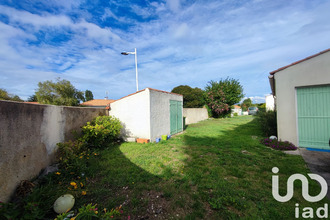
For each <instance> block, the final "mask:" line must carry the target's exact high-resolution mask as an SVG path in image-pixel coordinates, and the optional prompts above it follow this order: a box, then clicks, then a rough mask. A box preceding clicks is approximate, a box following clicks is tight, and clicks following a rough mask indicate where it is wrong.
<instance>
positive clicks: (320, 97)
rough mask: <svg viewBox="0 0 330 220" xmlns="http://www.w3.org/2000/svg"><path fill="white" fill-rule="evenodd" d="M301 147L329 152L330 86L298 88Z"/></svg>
mask: <svg viewBox="0 0 330 220" xmlns="http://www.w3.org/2000/svg"><path fill="white" fill-rule="evenodd" d="M297 111H298V137H299V146H300V147H308V148H318V149H327V150H329V149H330V147H329V144H330V143H329V142H330V140H329V139H330V85H327V86H317V87H302V88H297Z"/></svg>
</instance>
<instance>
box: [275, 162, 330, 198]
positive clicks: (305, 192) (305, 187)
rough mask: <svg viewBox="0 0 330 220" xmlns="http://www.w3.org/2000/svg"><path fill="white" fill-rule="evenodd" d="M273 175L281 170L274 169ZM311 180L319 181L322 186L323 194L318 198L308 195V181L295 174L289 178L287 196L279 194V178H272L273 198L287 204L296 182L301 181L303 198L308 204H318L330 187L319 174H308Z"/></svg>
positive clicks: (302, 176)
mask: <svg viewBox="0 0 330 220" xmlns="http://www.w3.org/2000/svg"><path fill="white" fill-rule="evenodd" d="M272 171H273V173H275V174H276V173H278V171H279V169H278V168H277V167H273V169H272ZM307 175H308V176H309V177H310V178H311V179H313V180H316V181H318V182H319V183H320V184H321V192H320V194H319V195H317V196H310V195H309V193H308V179H307V178H306V177H305V176H304V175H302V174H298V173H296V174H293V175H291V176H290V177H289V179H288V182H287V193H286V195H285V196H280V194H279V193H278V176H277V175H273V177H272V184H273V197H274V198H275V199H276V200H277V201H279V202H287V201H289V200H290V199H291V198H292V196H293V183H294V181H295V180H300V181H301V183H302V196H303V197H304V199H305V200H307V201H308V202H318V201H320V200H322V199H323V198H324V197H325V196H326V195H327V192H328V185H327V182H326V181H325V179H323V177H322V176H319V175H317V174H311V173H309V174H307Z"/></svg>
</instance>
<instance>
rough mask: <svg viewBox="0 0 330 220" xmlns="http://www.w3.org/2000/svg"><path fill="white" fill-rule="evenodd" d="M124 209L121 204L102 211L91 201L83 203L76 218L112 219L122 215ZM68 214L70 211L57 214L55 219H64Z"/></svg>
mask: <svg viewBox="0 0 330 220" xmlns="http://www.w3.org/2000/svg"><path fill="white" fill-rule="evenodd" d="M122 213H123V211H122V210H121V206H119V207H117V208H115V209H112V210H111V211H108V210H107V209H106V208H104V209H103V210H102V211H101V210H99V209H98V208H97V204H95V205H93V204H92V203H89V204H87V205H83V206H82V207H80V208H79V209H78V213H77V215H76V217H74V218H73V219H75V220H92V219H102V220H110V219H113V218H114V217H118V216H120V214H122ZM67 216H68V213H63V214H60V215H58V216H57V218H56V219H55V220H64V219H66V217H67Z"/></svg>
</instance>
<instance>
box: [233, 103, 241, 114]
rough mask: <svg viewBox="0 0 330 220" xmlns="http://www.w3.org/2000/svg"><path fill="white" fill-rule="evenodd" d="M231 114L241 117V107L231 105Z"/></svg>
mask: <svg viewBox="0 0 330 220" xmlns="http://www.w3.org/2000/svg"><path fill="white" fill-rule="evenodd" d="M231 112H232V113H233V114H234V113H237V114H238V115H242V108H241V106H238V105H233V108H232V109H231Z"/></svg>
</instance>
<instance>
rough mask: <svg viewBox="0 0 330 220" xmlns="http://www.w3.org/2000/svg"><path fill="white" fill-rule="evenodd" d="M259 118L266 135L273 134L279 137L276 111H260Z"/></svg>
mask: <svg viewBox="0 0 330 220" xmlns="http://www.w3.org/2000/svg"><path fill="white" fill-rule="evenodd" d="M257 120H258V122H259V125H260V127H261V130H262V132H263V135H264V136H265V137H269V136H272V135H275V136H276V137H277V118H276V111H260V112H259V113H258V114H257Z"/></svg>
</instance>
